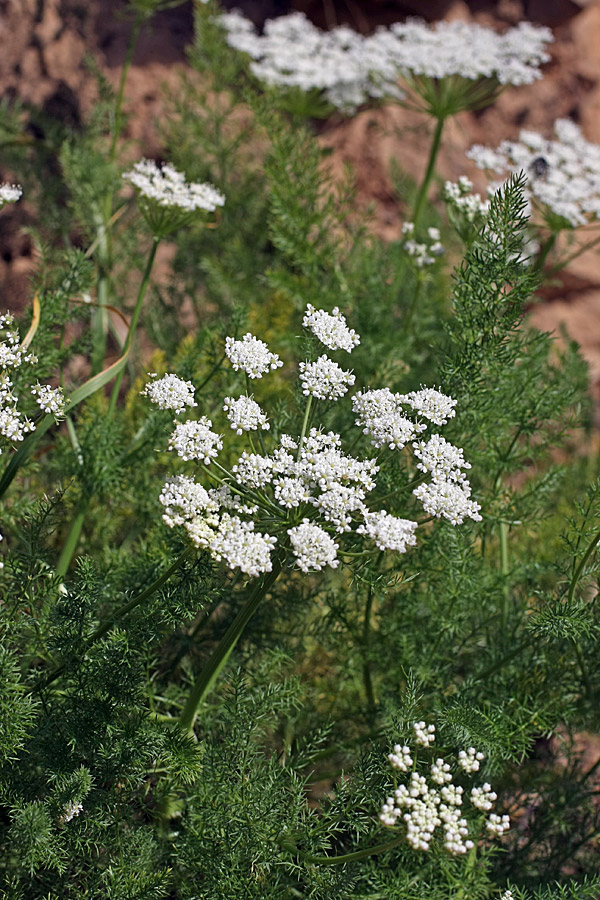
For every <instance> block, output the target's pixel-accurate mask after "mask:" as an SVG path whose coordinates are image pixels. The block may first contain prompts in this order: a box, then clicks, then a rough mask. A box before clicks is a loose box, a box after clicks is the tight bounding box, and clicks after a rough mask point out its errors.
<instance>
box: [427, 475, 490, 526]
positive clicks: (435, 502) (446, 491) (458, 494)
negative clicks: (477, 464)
mask: <svg viewBox="0 0 600 900" xmlns="http://www.w3.org/2000/svg"><path fill="white" fill-rule="evenodd" d="M413 494H414V495H415V497H416V498H417V499H418V500H420V502H421V503H422V504H423V509H424V510H425V512H426V513H429V515H430V516H436V517H437V518H439V517H440V516H443V517H444V518H445V519H448V521H449V522H451V523H452V525H462V523H463V522H464V520H465V519H466V518H469V519H473V521H474V522H481V516H480V515H479V510H480V509H481V506H480V505H479V503H476V502H475V501H474V500H471V485H470V484H469V482H468V481H467V480H466V479H463V480H462V481H461V482H460V483H459V484H458V483H455V482H454V481H447V480H445V479H441V478H440V479H435V480H434V481H432V482H431V483H430V484H420V485H419V486H418V487H417V488H415V489H414V491H413Z"/></svg>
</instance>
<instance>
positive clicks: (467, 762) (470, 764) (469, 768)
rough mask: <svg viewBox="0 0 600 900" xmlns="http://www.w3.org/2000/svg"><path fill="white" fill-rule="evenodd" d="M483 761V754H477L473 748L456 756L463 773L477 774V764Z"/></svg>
mask: <svg viewBox="0 0 600 900" xmlns="http://www.w3.org/2000/svg"><path fill="white" fill-rule="evenodd" d="M482 759H483V753H478V752H476V750H475V747H469V749H468V750H461V751H460V752H459V754H458V764H459V766H460V767H461V769H462V770H463V772H469V773H471V772H479V763H480V762H481V760H482Z"/></svg>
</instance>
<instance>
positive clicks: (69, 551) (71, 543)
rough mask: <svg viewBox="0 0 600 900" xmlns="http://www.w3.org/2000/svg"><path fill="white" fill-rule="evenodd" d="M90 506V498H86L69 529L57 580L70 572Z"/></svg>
mask: <svg viewBox="0 0 600 900" xmlns="http://www.w3.org/2000/svg"><path fill="white" fill-rule="evenodd" d="M89 504H90V500H89V497H84V498H83V499H82V500H81V502H80V504H79V507H78V509H77V512H76V513H75V516H74V518H73V520H72V522H71V527H70V528H69V533H68V535H67V539H66V541H65V543H64V545H63V548H62V550H61V553H60V556H59V558H58V563H57V564H56V576H57V578H61V579H62V578H64V577H65V575H66V574H67V572H68V570H69V566H70V565H71V560H72V559H73V556H74V555H75V551H76V549H77V544H78V543H79V538H80V537H81V532H82V529H83V523H84V522H85V517H86V514H87V510H88V506H89Z"/></svg>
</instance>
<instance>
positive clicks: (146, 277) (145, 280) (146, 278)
mask: <svg viewBox="0 0 600 900" xmlns="http://www.w3.org/2000/svg"><path fill="white" fill-rule="evenodd" d="M159 243H160V238H159V237H157V236H156V235H155V236H154V237H153V238H152V250H151V251H150V255H149V256H148V260H147V262H146V268H145V270H144V274H143V276H142V283H141V284H140V289H139V291H138V295H137V300H136V303H135V308H134V310H133V315H132V317H131V322H130V324H129V331H128V332H127V339H126V341H125V346H124V347H123V355H125V354H128V353H129V351H130V349H131V344H132V343H133V338H134V335H135V331H136V328H137V324H138V321H139V318H140V314H141V312H142V306H143V303H144V297H145V296H146V291H147V289H148V284H149V282H150V274H151V272H152V266H153V264H154V258H155V256H156V250H157V248H158V245H159ZM123 374H124V369H121V371H120V372H119V374H118V375H117V377H116V379H115V383H114V386H113V390H112V394H111V397H110V403H109V406H108V412H109V415H113V414H114V411H115V409H116V406H117V399H118V397H119V390H120V389H121V382H122V381H123Z"/></svg>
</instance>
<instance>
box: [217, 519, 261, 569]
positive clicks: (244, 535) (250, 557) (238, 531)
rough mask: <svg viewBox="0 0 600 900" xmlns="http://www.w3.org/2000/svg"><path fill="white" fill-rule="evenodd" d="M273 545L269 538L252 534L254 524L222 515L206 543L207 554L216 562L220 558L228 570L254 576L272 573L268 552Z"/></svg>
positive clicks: (254, 532)
mask: <svg viewBox="0 0 600 900" xmlns="http://www.w3.org/2000/svg"><path fill="white" fill-rule="evenodd" d="M276 543H277V539H276V538H275V537H273V536H272V535H270V534H261V533H260V532H258V531H254V522H242V520H241V519H239V518H238V517H237V516H230V515H229V513H224V514H223V515H222V517H221V521H220V523H219V526H218V530H217V534H216V535H215V537H214V538H213V539H212V541H211V543H210V553H211V556H212V557H213V558H214V559H216V560H221V559H224V560H225V561H226V563H227V565H228V566H229V567H230V568H231V569H240V570H241V571H242V572H244V573H245V574H246V575H252V576H255V577H256V576H257V575H261V574H263V573H264V572H270V571H271V570H272V568H273V563H272V561H271V550H272V549H273V547H274V546H275V544H276Z"/></svg>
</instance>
